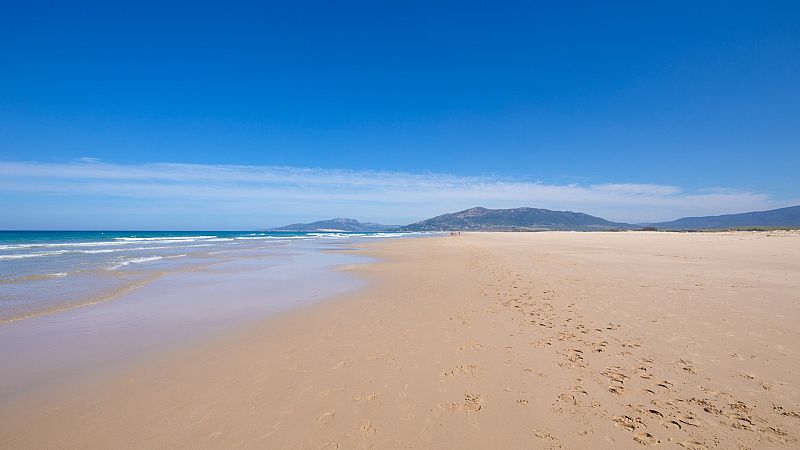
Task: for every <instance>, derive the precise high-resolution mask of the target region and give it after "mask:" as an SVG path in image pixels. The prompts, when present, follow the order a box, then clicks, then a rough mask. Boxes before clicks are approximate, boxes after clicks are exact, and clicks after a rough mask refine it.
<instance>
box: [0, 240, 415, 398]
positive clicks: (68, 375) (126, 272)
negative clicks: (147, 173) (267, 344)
mask: <svg viewBox="0 0 800 450" xmlns="http://www.w3.org/2000/svg"><path fill="white" fill-rule="evenodd" d="M411 234H414V233H334V232H330V233H277V232H233V231H203V232H176V231H146V232H142V231H104V232H99V231H0V360H2V361H3V362H4V364H5V365H6V366H8V367H13V368H14V369H13V371H6V372H5V373H4V374H3V375H2V376H0V401H3V402H8V401H11V400H12V399H16V398H20V397H21V396H23V395H25V393H26V392H34V391H38V390H40V389H46V388H48V387H53V386H56V385H58V384H59V383H62V382H64V381H65V380H67V379H76V380H77V379H85V378H87V377H90V376H93V374H97V373H100V372H102V371H105V370H114V368H117V367H122V366H124V365H125V364H128V363H130V362H131V361H133V360H137V359H139V358H145V357H149V356H153V355H158V354H162V353H164V352H168V351H170V349H177V348H182V347H184V346H188V345H193V344H194V343H196V342H202V341H206V340H209V339H213V337H214V336H219V335H220V334H221V333H224V332H226V330H234V329H238V328H239V327H241V326H244V325H245V324H247V323H253V322H256V321H259V320H260V319H262V318H265V317H267V316H269V315H271V314H275V313H278V312H280V311H285V310H287V309H291V308H296V307H301V306H303V305H306V304H310V303H313V302H316V301H319V300H322V299H327V298H330V297H333V296H336V295H339V294H343V293H345V292H349V291H352V290H353V289H356V288H358V287H360V286H362V285H363V281H360V280H359V279H357V278H355V277H352V276H350V275H348V274H347V273H344V272H341V271H337V270H333V268H335V267H337V266H342V265H351V264H360V263H364V262H367V261H369V259H368V258H366V257H365V256H363V255H359V254H358V252H353V251H347V252H336V251H331V250H352V249H353V245H354V244H357V243H359V242H364V241H374V240H376V239H393V238H399V237H402V236H407V235H411Z"/></svg>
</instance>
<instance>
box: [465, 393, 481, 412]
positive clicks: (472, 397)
mask: <svg viewBox="0 0 800 450" xmlns="http://www.w3.org/2000/svg"><path fill="white" fill-rule="evenodd" d="M464 409H465V410H467V411H480V410H481V409H483V397H481V396H480V395H476V394H470V393H469V392H467V393H465V394H464Z"/></svg>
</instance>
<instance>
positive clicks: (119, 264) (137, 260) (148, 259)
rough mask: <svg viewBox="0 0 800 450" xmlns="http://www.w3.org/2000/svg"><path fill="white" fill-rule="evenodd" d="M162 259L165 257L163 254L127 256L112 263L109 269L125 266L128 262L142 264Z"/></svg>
mask: <svg viewBox="0 0 800 450" xmlns="http://www.w3.org/2000/svg"><path fill="white" fill-rule="evenodd" d="M160 259H164V257H163V256H145V257H142V258H127V259H123V260H121V261H117V262H116V263H114V264H112V265H111V266H109V267H107V269H108V270H117V269H119V268H120V267H125V266H127V265H128V264H141V263H146V262H151V261H158V260H160Z"/></svg>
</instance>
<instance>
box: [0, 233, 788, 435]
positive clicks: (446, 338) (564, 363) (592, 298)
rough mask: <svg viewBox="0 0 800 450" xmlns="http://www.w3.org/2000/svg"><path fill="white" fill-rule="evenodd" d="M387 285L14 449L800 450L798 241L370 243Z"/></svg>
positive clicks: (5, 427) (84, 412) (244, 338)
mask: <svg viewBox="0 0 800 450" xmlns="http://www.w3.org/2000/svg"><path fill="white" fill-rule="evenodd" d="M367 253H369V254H373V255H375V256H377V257H379V258H380V259H381V262H378V263H375V264H370V265H366V266H359V267H356V268H350V269H347V270H351V271H353V272H354V273H355V274H356V275H357V276H363V277H366V278H367V279H369V280H371V281H372V283H371V284H370V287H368V288H366V289H364V290H363V291H361V292H359V293H357V294H354V295H348V296H345V297H342V298H338V299H334V300H331V301H327V302H325V303H322V304H317V305H313V306H310V307H307V308H304V309H300V310H296V311H293V312H290V313H286V314H283V315H281V316H279V317H275V318H272V319H269V320H266V321H264V322H262V323H260V324H259V325H258V326H257V327H255V329H249V330H246V331H242V332H237V334H236V335H233V336H229V337H226V338H225V339H224V340H222V341H219V342H216V343H213V344H210V345H207V346H205V347H202V348H197V349H194V350H192V351H188V352H185V353H183V354H181V355H177V356H172V357H170V358H165V359H162V360H160V361H156V362H153V363H150V364H147V365H145V366H141V367H138V368H134V369H131V370H130V371H129V373H127V374H126V375H125V376H121V377H118V378H114V379H108V380H102V381H100V382H98V383H97V384H96V385H94V386H92V387H91V388H82V389H77V390H73V391H71V392H68V393H64V394H63V395H59V396H55V397H53V398H49V399H47V401H45V402H43V403H32V404H30V405H27V406H26V407H24V408H21V409H17V410H15V411H12V412H9V411H5V412H4V413H3V414H2V415H1V416H0V436H2V440H0V444H2V446H3V447H6V448H12V447H13V448H25V447H37V448H44V447H72V448H190V447H191V448H205V447H210V448H295V447H297V448H312V449H316V448H361V447H376V448H638V447H640V446H646V445H658V446H659V447H661V448H681V447H684V448H689V449H701V448H751V449H761V448H780V447H782V448H786V447H795V448H797V447H798V445H800V444H799V442H800V441H798V439H800V390H799V389H800V354H798V350H799V349H800V324H799V323H798V321H799V320H800V234H797V233H719V234H669V233H492V234H468V235H462V236H453V237H451V236H443V237H435V238H420V239H399V240H393V241H385V242H381V243H377V244H372V245H369V246H368V248H367Z"/></svg>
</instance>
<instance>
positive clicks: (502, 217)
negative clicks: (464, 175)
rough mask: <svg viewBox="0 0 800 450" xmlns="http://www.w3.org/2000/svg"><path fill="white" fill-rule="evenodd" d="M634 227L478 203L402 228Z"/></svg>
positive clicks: (573, 214) (576, 214) (581, 216)
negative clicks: (488, 207) (490, 206)
mask: <svg viewBox="0 0 800 450" xmlns="http://www.w3.org/2000/svg"><path fill="white" fill-rule="evenodd" d="M634 228H636V227H635V226H634V225H630V224H625V223H616V222H609V221H608V220H605V219H601V218H599V217H595V216H590V215H588V214H584V213H580V212H572V211H551V210H549V209H539V208H513V209H487V208H481V207H477V208H470V209H465V210H464V211H459V212H456V213H450V214H442V215H441V216H436V217H433V218H431V219H427V220H423V221H421V222H416V223H412V224H410V225H406V226H404V227H401V228H400V229H401V230H402V231H435V230H465V231H466V230H473V231H534V230H579V231H600V230H615V229H616V230H619V229H622V230H627V229H634Z"/></svg>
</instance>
